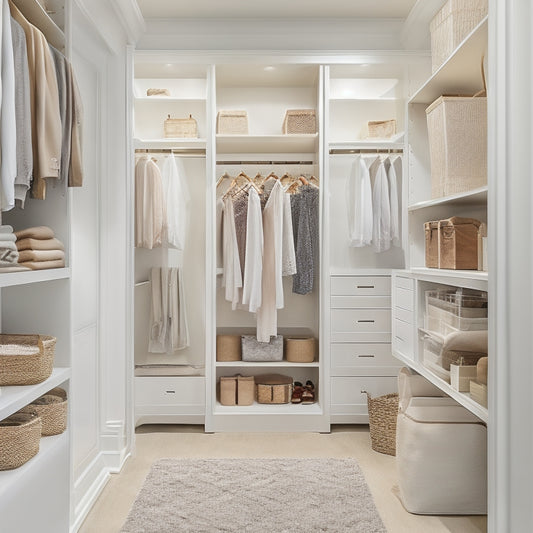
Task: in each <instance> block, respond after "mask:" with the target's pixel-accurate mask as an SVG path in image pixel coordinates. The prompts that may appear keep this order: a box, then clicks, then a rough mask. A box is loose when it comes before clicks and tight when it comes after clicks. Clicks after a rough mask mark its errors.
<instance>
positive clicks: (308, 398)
mask: <svg viewBox="0 0 533 533" xmlns="http://www.w3.org/2000/svg"><path fill="white" fill-rule="evenodd" d="M301 403H302V404H310V403H315V386H314V384H313V382H312V381H311V380H307V381H306V383H305V387H304V390H303V392H302V401H301Z"/></svg>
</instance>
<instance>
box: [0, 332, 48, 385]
mask: <svg viewBox="0 0 533 533" xmlns="http://www.w3.org/2000/svg"><path fill="white" fill-rule="evenodd" d="M55 345H56V338H55V337H51V336H48V335H7V334H6V335H0V385H35V384H36V383H41V382H42V381H44V380H45V379H47V378H49V377H50V374H51V373H52V369H53V367H54V353H55Z"/></svg>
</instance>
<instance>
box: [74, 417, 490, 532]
mask: <svg viewBox="0 0 533 533" xmlns="http://www.w3.org/2000/svg"><path fill="white" fill-rule="evenodd" d="M165 457H177V458H217V457H220V458H224V457H228V458H231V457H301V458H305V457H324V458H354V459H356V461H357V462H358V463H359V466H360V467H361V470H362V471H363V474H364V476H365V479H366V482H367V484H368V486H369V488H370V491H371V493H372V495H373V497H374V502H375V504H376V507H377V509H378V512H379V514H380V515H381V518H382V520H383V523H384V524H385V527H386V529H387V531H388V532H389V533H485V532H486V531H487V520H486V517H483V516H475V517H464V516H443V517H439V516H417V515H413V514H410V513H408V512H407V511H406V510H405V509H404V508H403V506H402V504H401V502H400V501H399V499H398V497H397V488H396V487H397V484H398V481H397V475H396V465H395V458H394V457H390V456H388V455H383V454H380V453H376V452H374V451H373V450H372V448H371V447H370V437H369V433H368V426H334V427H333V429H332V432H331V433H330V434H320V433H215V434H205V433H204V431H203V427H201V426H141V427H140V428H139V429H138V430H137V439H136V450H135V455H134V456H133V457H131V458H130V459H128V461H127V462H126V464H125V465H124V468H123V469H122V471H121V472H120V474H113V475H112V476H111V478H110V481H109V483H108V484H107V485H106V487H105V488H104V490H103V491H102V493H101V495H100V497H99V498H98V500H97V502H96V504H95V505H94V507H93V508H92V510H91V512H90V513H89V515H88V516H87V518H86V520H85V522H84V523H83V525H82V527H81V528H80V533H118V532H119V531H120V529H121V527H122V526H123V524H124V522H125V521H126V517H127V516H128V513H129V510H130V508H131V506H132V504H133V502H134V500H135V497H136V496H137V494H138V492H139V490H140V489H141V487H142V484H143V482H144V480H145V478H146V476H147V474H148V472H149V470H150V468H151V466H152V464H153V463H154V462H155V461H157V460H158V459H161V458H165Z"/></svg>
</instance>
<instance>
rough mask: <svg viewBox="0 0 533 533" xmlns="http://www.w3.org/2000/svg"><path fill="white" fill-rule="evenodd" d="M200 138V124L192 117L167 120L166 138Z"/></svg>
mask: <svg viewBox="0 0 533 533" xmlns="http://www.w3.org/2000/svg"><path fill="white" fill-rule="evenodd" d="M197 137H198V123H197V122H196V120H194V118H192V115H189V118H170V115H168V118H167V119H166V120H165V138H167V139H169V138H186V139H196V138H197Z"/></svg>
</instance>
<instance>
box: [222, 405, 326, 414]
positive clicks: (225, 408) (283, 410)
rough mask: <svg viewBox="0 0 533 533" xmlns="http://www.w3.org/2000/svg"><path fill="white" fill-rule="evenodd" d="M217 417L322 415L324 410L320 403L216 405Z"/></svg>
mask: <svg viewBox="0 0 533 533" xmlns="http://www.w3.org/2000/svg"><path fill="white" fill-rule="evenodd" d="M214 412H215V414H216V415H219V414H220V415H239V414H242V415H320V414H322V408H321V407H320V404H319V403H318V402H316V403H312V404H309V405H301V404H292V403H283V404H263V403H257V402H254V403H253V404H252V405H222V404H220V402H217V403H216V406H215V410H214Z"/></svg>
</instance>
